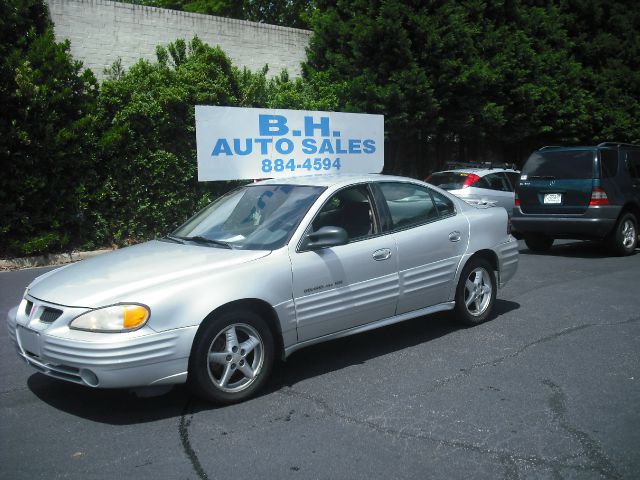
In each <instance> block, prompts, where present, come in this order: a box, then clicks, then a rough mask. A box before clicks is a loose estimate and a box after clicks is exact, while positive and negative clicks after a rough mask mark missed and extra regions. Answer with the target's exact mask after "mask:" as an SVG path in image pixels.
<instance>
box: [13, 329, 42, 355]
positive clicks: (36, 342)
mask: <svg viewBox="0 0 640 480" xmlns="http://www.w3.org/2000/svg"><path fill="white" fill-rule="evenodd" d="M17 333H18V343H20V347H21V348H22V350H23V351H24V352H25V353H27V354H29V355H32V356H36V357H39V356H40V334H39V333H38V332H34V331H33V330H29V329H28V328H24V327H20V326H18V331H17Z"/></svg>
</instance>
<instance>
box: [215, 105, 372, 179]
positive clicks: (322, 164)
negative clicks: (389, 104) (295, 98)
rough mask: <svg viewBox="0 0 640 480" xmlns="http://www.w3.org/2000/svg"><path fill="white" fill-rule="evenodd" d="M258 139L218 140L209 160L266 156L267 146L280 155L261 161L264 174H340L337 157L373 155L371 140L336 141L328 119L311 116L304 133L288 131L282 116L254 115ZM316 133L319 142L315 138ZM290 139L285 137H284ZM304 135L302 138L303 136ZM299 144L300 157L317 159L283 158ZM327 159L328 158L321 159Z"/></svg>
mask: <svg viewBox="0 0 640 480" xmlns="http://www.w3.org/2000/svg"><path fill="white" fill-rule="evenodd" d="M258 127H259V137H258V138H244V139H241V138H218V140H217V141H216V143H215V145H214V147H213V151H212V152H211V156H212V157H222V156H236V155H237V156H245V155H251V154H254V149H255V151H256V153H257V152H258V151H259V152H260V153H259V154H260V155H268V154H269V146H271V145H273V148H274V149H275V151H276V152H277V153H278V155H282V158H276V159H273V160H272V159H270V158H265V159H264V160H262V166H261V169H262V171H263V172H265V173H269V172H272V171H275V172H282V171H284V170H291V171H295V170H300V169H304V170H307V171H312V170H316V171H318V170H340V165H341V164H340V157H339V156H337V155H340V154H372V153H374V152H375V151H376V142H375V140H373V139H370V138H366V139H357V138H349V139H342V138H340V132H339V131H337V130H334V131H331V128H330V126H329V117H324V116H323V117H320V118H319V119H318V120H315V119H314V118H313V117H312V116H305V117H304V132H303V131H302V130H291V129H290V128H289V127H288V126H287V118H286V117H284V116H282V115H267V114H261V115H258ZM316 132H318V133H319V136H320V138H317V137H315V136H314V135H315V134H316ZM289 133H290V134H291V136H292V137H294V138H290V137H287V136H286V135H287V134H289ZM303 133H304V135H303ZM297 142H300V150H301V151H302V153H303V154H304V155H319V156H315V157H307V158H303V159H296V158H286V155H290V154H291V153H292V152H293V151H294V150H295V147H296V143H297ZM325 155H331V156H325Z"/></svg>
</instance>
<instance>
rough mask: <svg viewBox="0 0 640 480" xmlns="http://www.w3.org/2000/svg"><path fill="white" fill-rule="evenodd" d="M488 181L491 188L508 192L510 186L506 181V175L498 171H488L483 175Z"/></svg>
mask: <svg viewBox="0 0 640 480" xmlns="http://www.w3.org/2000/svg"><path fill="white" fill-rule="evenodd" d="M484 178H485V179H486V180H487V182H488V183H489V188H490V189H491V190H498V191H500V192H510V191H511V188H510V187H509V183H508V182H507V177H505V176H504V175H502V174H500V173H490V174H489V175H485V177H484Z"/></svg>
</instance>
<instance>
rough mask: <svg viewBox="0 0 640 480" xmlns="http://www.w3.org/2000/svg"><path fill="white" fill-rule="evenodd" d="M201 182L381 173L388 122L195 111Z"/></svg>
mask: <svg viewBox="0 0 640 480" xmlns="http://www.w3.org/2000/svg"><path fill="white" fill-rule="evenodd" d="M196 142H197V149H198V180H200V181H207V180H239V179H252V178H253V179H258V178H278V177H290V176H294V175H313V174H327V173H379V172H381V171H382V168H383V167H384V116H382V115H368V114H359V113H337V112H311V111H301V110H272V109H263V108H236V107H210V106H203V105H197V106H196Z"/></svg>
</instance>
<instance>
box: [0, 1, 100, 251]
mask: <svg viewBox="0 0 640 480" xmlns="http://www.w3.org/2000/svg"><path fill="white" fill-rule="evenodd" d="M1 8H2V10H1V11H0V17H1V18H0V28H1V29H2V38H3V42H0V45H1V47H0V52H1V53H2V55H1V58H0V73H1V75H0V93H1V94H2V98H3V112H2V116H1V117H0V152H1V154H2V158H3V172H2V175H1V176H0V254H2V255H7V254H11V255H24V254H35V253H41V252H46V251H49V250H51V249H56V250H59V249H63V248H66V247H68V246H70V245H71V244H72V243H74V242H77V241H78V239H79V238H80V237H81V235H82V234H81V222H80V220H81V218H82V215H83V208H84V206H85V205H86V200H87V198H86V191H87V188H88V185H90V184H92V182H94V181H95V177H94V175H93V173H94V170H93V164H92V157H91V145H92V140H91V133H90V128H89V125H90V123H91V114H92V110H93V106H94V104H95V98H96V93H97V91H96V81H95V78H94V77H93V74H92V73H91V72H90V71H87V70H85V71H84V72H83V71H82V67H81V64H80V62H76V61H74V60H73V59H72V57H71V55H70V54H69V44H68V43H56V42H55V40H54V36H53V32H52V29H51V26H50V22H49V20H48V18H47V10H46V6H43V4H42V2H39V1H35V0H32V1H29V0H22V1H18V2H15V3H13V2H9V4H8V5H7V4H6V3H4V2H3V4H2V7H1ZM5 39H6V40H8V41H9V43H5V42H4V40H5ZM5 159H6V160H5Z"/></svg>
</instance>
